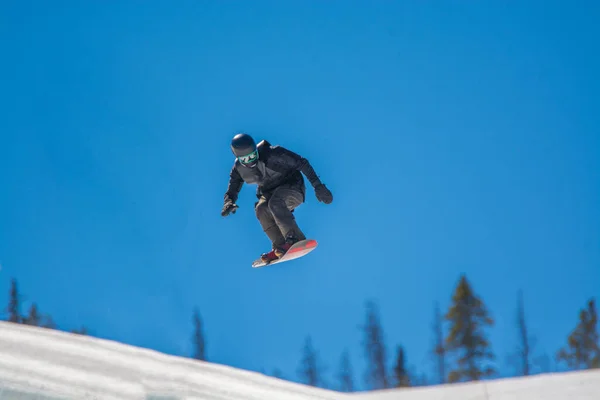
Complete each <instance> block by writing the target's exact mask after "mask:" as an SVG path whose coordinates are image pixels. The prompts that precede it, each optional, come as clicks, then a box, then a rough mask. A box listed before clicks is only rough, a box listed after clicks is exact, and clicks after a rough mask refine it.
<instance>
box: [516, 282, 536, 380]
mask: <svg viewBox="0 0 600 400" xmlns="http://www.w3.org/2000/svg"><path fill="white" fill-rule="evenodd" d="M517 331H518V336H519V346H518V347H517V357H518V360H519V361H518V364H519V375H523V376H528V375H531V365H532V360H531V357H532V351H533V347H534V346H535V338H532V337H530V336H529V329H528V328H527V322H526V318H525V306H524V303H523V292H522V291H519V294H518V302H517Z"/></svg>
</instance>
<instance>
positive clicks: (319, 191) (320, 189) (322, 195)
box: [315, 183, 333, 204]
mask: <svg viewBox="0 0 600 400" xmlns="http://www.w3.org/2000/svg"><path fill="white" fill-rule="evenodd" d="M315 194H316V196H317V200H319V201H321V202H323V203H325V204H330V203H331V202H332V201H333V195H332V194H331V192H330V191H329V189H327V186H325V185H324V184H322V183H318V184H317V185H316V186H315Z"/></svg>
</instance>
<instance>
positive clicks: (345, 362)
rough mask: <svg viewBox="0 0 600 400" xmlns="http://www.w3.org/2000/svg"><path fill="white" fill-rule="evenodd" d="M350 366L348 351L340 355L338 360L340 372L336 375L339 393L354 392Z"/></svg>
mask: <svg viewBox="0 0 600 400" xmlns="http://www.w3.org/2000/svg"><path fill="white" fill-rule="evenodd" d="M353 375H354V374H353V371H352V364H351V363H350V354H349V353H348V350H345V351H344V352H343V353H342V357H341V360H340V371H339V374H338V380H339V382H340V384H339V391H340V392H352V391H354V378H353Z"/></svg>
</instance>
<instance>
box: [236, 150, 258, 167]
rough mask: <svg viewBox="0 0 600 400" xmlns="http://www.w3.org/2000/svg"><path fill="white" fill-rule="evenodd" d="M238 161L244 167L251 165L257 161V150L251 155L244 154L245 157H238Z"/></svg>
mask: <svg viewBox="0 0 600 400" xmlns="http://www.w3.org/2000/svg"><path fill="white" fill-rule="evenodd" d="M238 160H240V163H242V164H244V165H249V164H253V163H255V162H256V160H258V150H254V151H253V152H252V153H250V154H246V155H245V156H240V157H238Z"/></svg>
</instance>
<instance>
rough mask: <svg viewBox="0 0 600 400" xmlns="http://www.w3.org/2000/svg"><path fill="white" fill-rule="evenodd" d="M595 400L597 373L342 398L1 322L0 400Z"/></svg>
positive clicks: (599, 394)
mask: <svg viewBox="0 0 600 400" xmlns="http://www.w3.org/2000/svg"><path fill="white" fill-rule="evenodd" d="M8 399H11V400H12V399H20V400H34V399H36V400H63V399H115V400H117V399H118V400H128V399H136V400H192V399H202V400H317V399H321V400H328V399H332V400H333V399H339V400H344V399H345V400H394V399H398V400H509V399H510V400H513V399H523V400H536V399H539V400H567V399H568V400H592V399H594V400H598V399H600V371H598V372H597V371H594V372H579V373H568V374H557V375H541V376H535V377H529V378H520V379H506V380H498V381H492V382H486V383H485V384H484V383H470V384H461V385H447V386H437V387H425V388H415V389H407V390H388V391H378V392H372V393H355V394H350V395H348V394H341V393H336V392H333V391H328V390H322V389H317V388H312V387H308V386H304V385H300V384H296V383H292V382H287V381H283V380H280V379H276V378H272V377H268V376H264V375H262V374H260V373H255V372H249V371H243V370H239V369H235V368H231V367H227V366H222V365H217V364H211V363H205V362H200V361H195V360H191V359H188V358H181V357H174V356H169V355H166V354H162V353H158V352H155V351H152V350H147V349H141V348H137V347H133V346H128V345H124V344H120V343H117V342H112V341H107V340H101V339H97V338H93V337H88V336H80V335H74V334H69V333H65V332H59V331H54V330H48V329H43V328H36V327H30V326H23V325H17V324H12V323H8V322H0V400H8Z"/></svg>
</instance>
